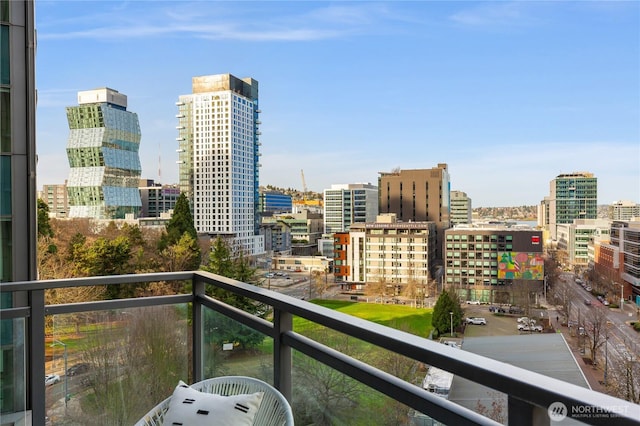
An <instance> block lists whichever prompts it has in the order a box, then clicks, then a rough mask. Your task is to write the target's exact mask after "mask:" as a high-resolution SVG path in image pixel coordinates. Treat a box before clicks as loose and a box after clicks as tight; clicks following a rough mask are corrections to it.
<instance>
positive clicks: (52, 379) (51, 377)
mask: <svg viewBox="0 0 640 426" xmlns="http://www.w3.org/2000/svg"><path fill="white" fill-rule="evenodd" d="M56 383H60V376H58V375H57V374H48V375H46V376H44V384H45V385H46V386H51V385H55V384H56Z"/></svg>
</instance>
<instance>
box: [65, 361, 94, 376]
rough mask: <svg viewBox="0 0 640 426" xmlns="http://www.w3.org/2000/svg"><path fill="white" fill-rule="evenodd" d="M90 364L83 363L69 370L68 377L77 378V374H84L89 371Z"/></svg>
mask: <svg viewBox="0 0 640 426" xmlns="http://www.w3.org/2000/svg"><path fill="white" fill-rule="evenodd" d="M89 367H90V366H89V364H87V363H86V362H82V363H80V364H75V365H72V366H71V367H69V368H67V376H75V375H76V374H84V373H86V372H87V371H89Z"/></svg>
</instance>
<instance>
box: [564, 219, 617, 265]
mask: <svg viewBox="0 0 640 426" xmlns="http://www.w3.org/2000/svg"><path fill="white" fill-rule="evenodd" d="M610 228H611V221H610V220H608V219H577V220H574V221H573V223H570V224H569V223H567V224H559V225H557V226H556V229H557V236H556V240H557V242H558V245H557V248H558V250H563V251H564V252H566V253H567V262H568V263H569V265H571V266H573V267H574V268H578V270H579V269H580V268H582V269H584V268H586V267H587V266H589V264H590V263H591V262H592V261H593V254H591V255H590V254H589V244H590V242H591V241H592V240H593V239H594V238H595V239H598V240H609V231H610Z"/></svg>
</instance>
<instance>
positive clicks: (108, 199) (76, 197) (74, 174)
mask: <svg viewBox="0 0 640 426" xmlns="http://www.w3.org/2000/svg"><path fill="white" fill-rule="evenodd" d="M78 104H79V105H78V106H74V107H67V120H68V122H69V130H70V133H69V139H68V143H67V157H68V158H69V166H70V167H71V170H70V172H69V180H68V182H67V191H68V197H69V217H89V218H94V219H124V218H125V216H126V215H127V214H133V215H134V216H136V217H137V215H138V213H139V212H140V208H141V206H142V202H141V200H140V192H139V191H138V183H139V180H140V173H141V166H140V157H139V155H138V150H139V148H140V138H141V133H140V124H139V122H138V115H137V114H136V113H133V112H130V111H127V97H126V95H123V94H121V93H119V92H118V91H117V90H113V89H109V88H101V89H95V90H88V91H84V92H79V93H78Z"/></svg>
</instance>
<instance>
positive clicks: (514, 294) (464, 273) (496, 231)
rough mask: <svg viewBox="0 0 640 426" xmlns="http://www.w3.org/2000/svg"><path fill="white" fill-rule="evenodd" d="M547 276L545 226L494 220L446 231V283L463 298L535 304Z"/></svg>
mask: <svg viewBox="0 0 640 426" xmlns="http://www.w3.org/2000/svg"><path fill="white" fill-rule="evenodd" d="M543 280H544V260H543V242H542V231H539V230H534V229H531V228H521V227H508V226H495V225H494V226H493V227H491V228H489V227H483V228H479V227H474V226H467V227H465V226H463V225H461V226H459V227H455V228H451V229H448V230H447V231H445V274H444V287H445V288H449V289H453V290H454V291H455V292H457V293H458V295H459V297H460V299H461V300H463V301H464V300H474V301H475V300H478V301H481V302H486V303H513V304H525V303H529V304H530V305H533V304H534V303H535V297H536V294H537V293H538V292H541V291H542V290H543V288H542V286H543Z"/></svg>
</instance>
